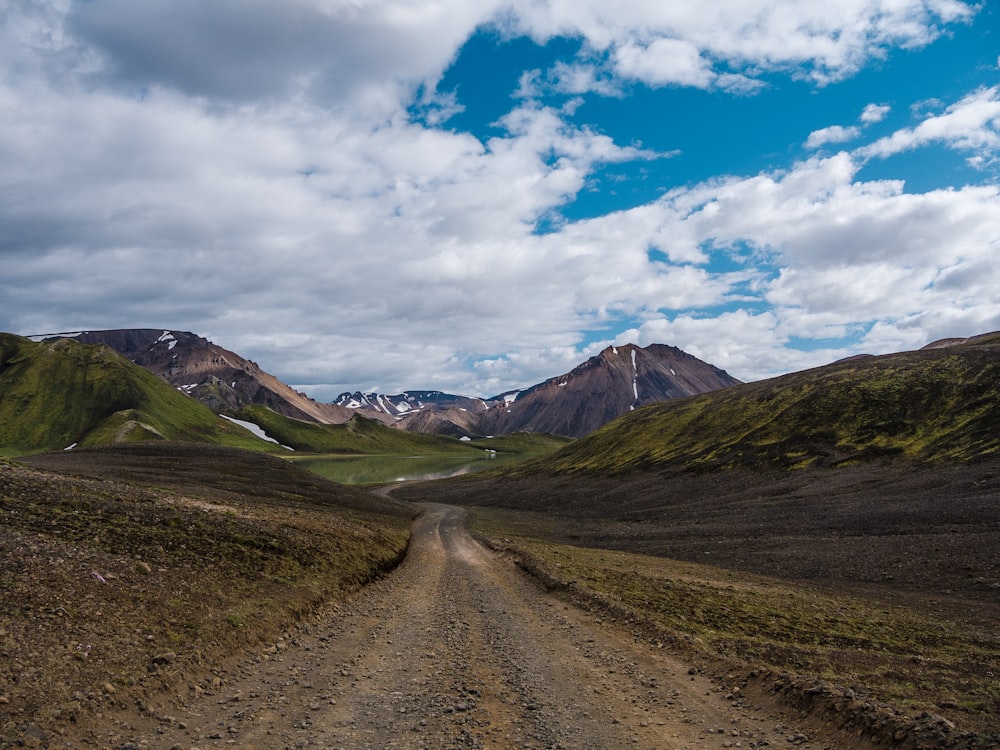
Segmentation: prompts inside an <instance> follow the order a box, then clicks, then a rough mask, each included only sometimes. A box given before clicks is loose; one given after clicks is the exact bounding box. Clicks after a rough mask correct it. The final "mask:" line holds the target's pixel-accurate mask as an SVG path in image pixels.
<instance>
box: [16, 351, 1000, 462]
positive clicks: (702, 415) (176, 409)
mask: <svg viewBox="0 0 1000 750" xmlns="http://www.w3.org/2000/svg"><path fill="white" fill-rule="evenodd" d="M153 333H155V334H156V335H155V336H153ZM93 336H99V337H101V338H104V339H105V340H107V341H111V342H115V341H117V342H118V344H119V346H122V347H128V348H131V350H132V351H133V353H134V354H135V358H136V359H137V360H139V361H142V362H144V363H145V364H144V365H143V366H140V365H139V364H137V363H136V362H132V361H130V360H129V359H127V358H126V357H124V356H122V355H121V354H119V353H118V352H116V351H114V350H113V349H111V348H109V346H100V345H97V346H94V345H85V344H83V343H80V341H79V339H81V338H84V340H92V337H93ZM174 342H176V343H174ZM140 355H141V356H140ZM173 355H176V357H175V356H173ZM147 367H150V368H154V369H153V371H151V370H150V369H146V368H147ZM156 368H158V369H159V370H160V374H154V372H155V371H156ZM220 373H221V374H222V375H224V376H225V380H224V381H223V380H222V378H221V377H220ZM171 377H172V378H175V379H177V381H176V382H177V383H178V384H177V385H171V384H170V383H168V382H167V378H171ZM711 378H714V379H711ZM277 382H278V381H276V380H274V379H273V378H272V377H271V376H268V375H267V374H266V373H262V371H261V370H260V368H259V367H258V366H257V365H256V364H255V363H253V362H250V361H249V360H245V359H243V358H241V357H237V356H236V355H234V354H233V353H232V352H226V350H222V349H220V348H218V347H213V346H212V345H210V344H208V342H206V341H205V340H204V339H200V338H199V337H196V336H194V335H193V334H188V335H186V336H184V335H179V334H177V333H173V332H169V331H159V332H156V331H153V332H149V331H147V332H142V333H140V332H135V331H133V332H123V331H119V332H103V333H97V334H88V335H87V336H86V337H84V336H83V335H82V334H81V335H76V336H71V337H65V336H63V337H54V338H53V337H45V340H43V341H38V342H34V341H30V340H29V339H27V338H23V337H20V336H16V335H13V334H5V333H0V455H5V456H17V455H24V454H27V453H37V452H40V451H51V450H60V449H68V448H73V447H76V446H79V447H86V446H96V445H107V444H109V443H120V442H134V441H145V440H170V441H196V442H202V443H215V444H221V445H232V446H240V447H247V448H254V449H257V450H274V449H275V446H274V442H279V443H281V444H283V445H286V446H291V447H299V448H301V449H302V450H307V451H336V452H341V451H346V452H366V451H367V452H372V451H376V452H377V451H385V450H391V451H394V452H404V453H408V452H412V453H418V452H426V451H428V450H433V451H444V452H450V451H454V450H458V449H461V450H470V451H473V450H480V451H481V450H482V447H479V448H476V446H475V444H474V443H470V442H462V441H458V440H449V439H448V438H447V437H446V436H444V435H441V436H433V435H421V434H414V433H413V432H408V431H407V430H400V429H390V428H389V427H388V426H387V425H385V424H384V423H380V422H378V421H376V420H373V419H370V418H366V417H365V416H363V415H364V414H371V415H373V416H380V417H381V418H382V419H383V420H390V421H392V422H396V421H397V420H398V422H399V423H400V424H404V425H406V426H407V427H409V428H410V429H411V430H412V429H413V428H414V426H421V425H422V426H424V427H425V428H433V429H431V431H434V430H437V431H441V432H445V431H447V430H449V429H462V430H465V431H467V433H466V434H474V433H476V432H478V431H483V432H487V433H488V434H496V435H499V434H501V430H515V429H521V430H526V431H535V432H542V431H546V432H551V433H562V434H564V435H565V434H571V433H574V432H575V433H577V434H580V433H582V432H583V431H585V430H587V429H588V427H589V425H594V424H598V423H601V422H608V423H607V424H605V425H604V426H603V427H600V428H599V429H595V430H593V431H591V432H589V433H588V434H587V435H586V437H584V438H583V439H580V440H577V441H575V442H574V443H573V444H571V445H569V446H567V447H565V448H563V449H561V450H559V451H557V452H556V453H554V454H552V455H551V456H549V457H547V458H543V459H539V460H538V461H537V462H536V463H533V464H525V465H524V470H525V471H543V472H546V473H548V474H553V473H563V472H570V473H577V472H582V473H597V474H601V475H608V474H612V475H613V474H616V473H620V472H626V471H636V470H654V471H660V470H667V469H669V470H674V469H676V470H684V471H688V470H711V469H714V468H728V467H734V466H754V467H765V466H766V467H773V468H776V469H794V468H799V467H811V466H841V465H845V464H852V463H858V462H871V461H894V460H896V459H903V460H907V461H910V460H912V461H919V462H932V463H934V462H942V463H956V462H957V463H964V462H969V461H974V460H980V459H983V458H988V457H991V456H992V457H996V456H998V455H1000V332H997V333H991V334H983V335H981V336H974V337H972V338H968V339H948V340H943V341H938V342H935V343H933V344H930V345H928V346H927V347H925V348H923V349H921V350H918V351H912V352H901V353H898V354H888V355H881V356H860V357H852V358H849V359H846V360H842V361H839V362H834V363H832V364H829V365H826V366H823V367H817V368H813V369H811V370H805V371H803V372H795V373H790V374H788V375H783V376H781V377H777V378H772V379H770V380H766V381H760V382H754V383H744V384H734V385H731V386H730V387H719V388H718V389H716V390H713V391H711V392H706V393H696V394H695V395H690V396H688V397H686V398H678V397H676V396H677V395H684V393H685V391H684V390H682V389H688V390H689V391H697V389H699V388H702V389H707V388H708V387H709V386H711V385H715V384H717V383H727V382H729V380H728V376H726V375H725V373H723V372H722V371H720V370H717V369H716V368H712V367H711V366H710V365H706V364H705V363H703V362H699V361H698V360H697V359H695V358H694V357H691V356H690V355H687V354H684V353H683V352H681V351H679V350H677V349H674V348H672V347H666V346H651V347H646V348H645V349H639V348H637V347H634V346H623V347H612V348H609V349H607V350H605V351H603V352H601V353H600V354H599V355H597V356H596V357H593V358H591V359H590V360H588V361H587V362H585V363H583V364H582V365H580V366H579V367H577V368H575V369H574V370H572V371H571V372H569V373H567V374H566V375H564V376H560V377H558V378H552V379H550V380H547V381H545V382H544V383H541V384H539V385H537V386H535V387H533V388H529V389H526V390H524V391H519V392H514V393H510V394H505V395H503V396H501V397H497V398H493V399H481V400H479V399H472V400H464V401H463V400H461V399H462V397H450V396H447V395H446V394H439V393H436V392H430V391H427V392H410V393H408V394H402V395H401V397H400V398H398V399H396V398H393V399H389V398H387V397H380V396H374V397H367V396H366V397H365V399H366V400H367V402H368V408H367V409H364V408H363V407H364V404H363V403H361V400H360V399H358V404H356V405H355V406H354V408H347V407H346V406H342V405H330V404H326V405H323V404H316V402H312V401H311V400H310V399H308V398H307V397H305V396H303V395H302V394H299V393H296V392H295V391H294V390H292V389H290V388H288V387H287V386H283V385H281V384H280V383H279V384H278V385H277V386H274V385H273V384H274V383H277ZM671 389H674V390H671ZM185 393H190V394H192V395H197V394H201V396H200V398H205V399H208V400H209V401H210V402H211V403H212V404H213V405H214V406H215V408H216V409H220V410H221V411H225V412H226V417H227V418H226V419H221V418H220V417H219V415H218V414H216V413H213V411H212V410H211V409H210V408H208V406H206V405H205V404H204V403H200V402H199V401H198V400H195V399H194V398H189V397H188V396H186V395H185ZM664 393H666V394H667V398H666V400H658V401H655V402H654V403H650V404H648V405H645V406H644V405H643V402H644V401H645V400H651V399H654V398H656V397H657V396H659V395H661V394H664ZM276 394H277V395H276ZM279 396H280V397H281V398H282V399H285V400H284V401H283V402H282V401H281V400H280V399H279ZM230 399H231V400H235V401H236V403H237V405H239V404H240V403H241V401H242V400H243V399H246V401H245V402H243V403H242V405H240V406H239V408H234V407H233V406H231V405H230V404H231V403H232V401H231V400H230ZM251 399H256V401H253V402H252V403H250V400H251ZM404 401H405V404H406V407H405V408H403V403H404ZM293 402H294V403H297V404H300V405H301V406H296V407H295V408H298V409H299V412H298V416H295V417H291V416H286V415H285V414H283V413H280V412H279V409H283V410H285V411H289V410H292V406H291V405H290V404H292V403H293ZM373 402H374V403H373ZM390 403H393V404H395V406H393V407H392V408H393V409H395V410H396V412H397V413H396V414H395V415H394V416H392V415H389V414H388V413H387V412H386V411H378V410H377V409H376V406H380V407H381V408H383V409H385V408H386V406H387V405H389V404H390ZM461 404H466V405H465V406H462V405H461ZM275 406H277V407H278V408H275ZM327 407H328V408H327ZM310 412H311V413H313V414H318V415H320V416H323V417H326V418H330V416H331V415H334V416H339V415H342V414H346V415H349V418H348V419H347V420H345V422H343V423H339V424H332V423H325V424H323V423H319V422H318V421H317V420H316V419H315V418H313V419H309V416H310ZM616 413H620V416H618V417H614V415H615V414H616ZM234 418H235V419H234ZM458 419H463V420H467V421H466V422H464V423H462V424H459V423H458V422H457V421H456V420H458ZM609 420H610V421H609ZM269 433H270V434H269ZM432 443H433V444H432ZM481 445H482V444H480V446H481Z"/></svg>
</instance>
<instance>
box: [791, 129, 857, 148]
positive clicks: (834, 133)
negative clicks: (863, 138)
mask: <svg viewBox="0 0 1000 750" xmlns="http://www.w3.org/2000/svg"><path fill="white" fill-rule="evenodd" d="M860 134H861V129H860V128H845V127H843V126H841V125H831V126H830V127H828V128H822V129H820V130H814V131H813V132H811V133H810V134H809V137H808V138H807V139H806V144H805V145H806V148H808V149H814V148H819V147H820V146H825V145H826V144H828V143H844V142H846V141H852V140H854V139H855V138H857V137H858V136H859V135H860Z"/></svg>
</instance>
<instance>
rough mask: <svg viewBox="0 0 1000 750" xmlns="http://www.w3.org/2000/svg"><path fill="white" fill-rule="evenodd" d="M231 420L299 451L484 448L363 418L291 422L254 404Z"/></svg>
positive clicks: (460, 450)
mask: <svg viewBox="0 0 1000 750" xmlns="http://www.w3.org/2000/svg"><path fill="white" fill-rule="evenodd" d="M232 416H233V417H235V418H236V419H240V420H242V421H245V422H252V423H254V424H256V425H257V426H258V427H260V428H261V429H262V430H264V432H265V433H266V434H267V436H268V437H270V438H272V439H274V440H277V441H278V442H279V443H281V444H282V445H287V446H288V447H289V448H294V449H295V450H296V451H308V452H310V453H361V454H394V455H413V454H421V455H423V454H433V453H451V454H468V455H478V454H481V453H482V448H474V447H472V446H471V445H469V444H468V443H464V442H461V441H459V440H456V439H455V438H450V437H444V436H442V435H424V434H421V433H417V432H406V431H404V430H394V429H393V428H391V427H387V426H386V425H384V424H382V423H381V422H379V421H377V420H374V419H368V418H367V417H362V416H360V415H355V416H353V417H351V419H350V421H348V422H346V423H344V424H317V423H315V422H305V421H302V420H300V419H292V418H291V417H286V416H283V415H281V414H278V413H277V412H274V411H271V410H270V409H268V408H267V407H266V406H260V405H257V404H254V405H251V406H244V407H243V408H242V409H240V410H239V411H236V412H234V413H233V415H232Z"/></svg>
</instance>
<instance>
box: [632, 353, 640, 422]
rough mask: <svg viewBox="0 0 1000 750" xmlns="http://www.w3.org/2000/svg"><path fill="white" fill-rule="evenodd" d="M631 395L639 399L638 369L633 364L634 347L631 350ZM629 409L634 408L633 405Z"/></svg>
mask: <svg viewBox="0 0 1000 750" xmlns="http://www.w3.org/2000/svg"><path fill="white" fill-rule="evenodd" d="M632 395H633V396H634V398H635V400H636V401H638V400H639V369H638V368H637V367H636V366H635V349H633V350H632ZM631 409H635V406H634V405H633V406H632V407H631Z"/></svg>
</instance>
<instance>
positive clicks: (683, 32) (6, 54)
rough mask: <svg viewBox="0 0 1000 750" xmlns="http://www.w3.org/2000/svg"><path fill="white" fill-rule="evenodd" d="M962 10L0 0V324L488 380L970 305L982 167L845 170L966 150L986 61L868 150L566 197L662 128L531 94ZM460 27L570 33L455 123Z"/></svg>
mask: <svg viewBox="0 0 1000 750" xmlns="http://www.w3.org/2000/svg"><path fill="white" fill-rule="evenodd" d="M972 12H973V10H972V8H971V6H969V5H967V4H964V3H958V2H950V1H949V0H941V1H940V2H935V3H929V2H917V1H916V0H902V1H901V2H897V3H894V4H892V7H891V8H885V7H883V5H882V4H881V3H874V2H865V1H862V0H840V1H839V2H833V3H822V4H816V3H811V2H783V3H773V2H767V3H765V2H751V3H747V2H732V3H729V2H717V3H701V4H696V5H690V4H689V5H683V4H677V3H648V2H638V0H635V1H632V0H626V2H622V3H616V4H615V6H614V8H613V9H612V8H610V7H609V6H608V5H607V4H606V3H601V2H596V0H594V1H590V0H583V1H582V2H579V3H573V4H566V3H554V2H544V1H542V0H535V1H529V0H523V1H516V2H500V1H499V0H497V2H486V3H471V4H470V3H467V2H462V1H461V0H445V1H444V2H436V3H415V2H403V0H371V2H357V3H340V2H327V1H325V0H314V1H312V0H289V2H285V3H279V4H275V3H271V2H264V1H263V0H249V1H248V2H247V1H244V0H241V1H240V2H236V1H235V0H213V2H195V0H181V1H180V2H169V3H168V2H166V0H149V2H144V3H132V2H126V0H93V2H89V3H71V2H70V1H69V0H33V1H32V2H28V1H27V0H24V1H23V2H21V1H17V0H15V2H12V3H10V4H8V6H7V10H6V15H5V17H4V19H3V21H2V22H0V70H2V71H3V73H2V74H0V107H2V108H3V111H4V112H5V114H6V116H5V118H4V120H3V122H2V124H0V160H2V162H3V164H4V174H5V179H4V180H3V181H0V225H2V226H3V227H4V232H3V233H2V235H0V263H2V264H3V269H4V271H3V274H0V299H3V300H4V305H3V309H2V311H0V328H5V329H8V330H13V331H17V332H21V333H44V332H46V331H51V330H65V329H67V328H73V329H79V328H114V327H135V326H143V327H158V326H164V327H176V328H180V329H188V330H194V331H195V332H197V333H199V334H201V335H205V336H208V337H209V338H212V339H214V340H216V341H218V342H219V343H221V344H223V345H225V346H228V347H230V348H233V349H236V350H237V351H240V352H241V353H244V354H246V355H247V356H250V357H252V358H253V359H255V360H257V361H259V362H261V364H262V365H263V366H265V367H266V368H267V369H269V370H272V371H274V372H275V373H276V374H278V375H279V376H281V377H283V378H284V379H286V380H288V381H290V382H291V383H293V384H295V385H297V386H300V387H309V388H310V389H311V392H314V393H315V394H316V395H321V396H322V395H325V396H329V397H332V396H334V395H336V393H337V392H339V390H343V389H346V388H356V387H366V388H376V387H377V388H380V389H384V390H399V389H402V388H406V387H440V388H443V389H446V390H453V391H459V392H469V393H480V394H483V395H490V394H491V393H495V392H497V391H500V390H504V389H506V388H510V387H515V386H523V385H528V384H531V383H533V382H537V381H538V380H541V379H543V378H545V377H549V376H552V375H555V374H558V373H559V372H562V371H564V370H566V369H568V368H569V367H571V366H573V365H575V364H577V363H578V362H579V361H580V359H581V358H582V357H584V356H589V354H591V353H594V352H595V351H596V350H597V349H599V348H600V347H601V346H603V345H605V344H607V343H610V342H611V341H618V342H620V343H624V341H625V340H626V339H628V338H630V337H631V338H634V339H636V340H638V341H639V343H643V344H645V343H652V342H653V341H660V342H667V343H672V344H676V345H678V346H681V347H682V348H685V349H688V350H689V351H691V352H692V353H693V354H695V355H696V356H700V357H702V358H704V359H706V360H708V361H710V362H713V363H715V364H718V365H719V366H722V367H725V368H727V369H729V370H730V371H731V372H733V374H734V375H737V376H738V377H742V378H747V379H749V378H752V377H759V376H762V375H765V374H769V373H773V372H776V371H778V370H782V369H790V368H794V367H795V366H797V365H799V364H802V365H803V366H806V365H808V364H819V363H820V362H821V361H822V357H824V356H832V355H833V353H834V352H837V351H840V350H836V349H835V348H833V347H831V348H823V347H822V346H818V347H815V348H814V349H813V351H812V352H809V353H801V354H799V353H795V352H794V351H792V350H790V349H789V348H788V342H789V340H790V339H792V338H795V337H799V338H810V337H811V338H817V339H819V340H824V339H831V340H832V339H835V338H837V337H838V336H844V335H846V333H848V332H853V333H856V332H857V331H859V330H864V331H867V333H866V334H865V335H866V336H867V339H865V341H868V342H871V343H872V344H873V345H879V346H888V345H889V342H898V341H907V342H911V341H917V339H918V338H919V337H920V336H921V335H925V334H927V333H928V332H930V333H932V334H934V333H938V332H949V333H950V332H952V331H953V330H954V328H953V327H954V326H960V325H961V326H966V328H964V329H963V330H971V331H976V330H986V328H987V327H988V325H989V324H990V322H991V321H993V322H995V323H996V325H994V327H996V328H1000V321H998V320H997V315H998V312H997V309H996V305H995V304H994V303H993V302H992V300H993V299H994V298H995V295H994V294H993V293H992V292H990V291H989V290H991V289H996V288H1000V278H997V276H996V273H997V272H996V271H994V270H993V266H994V265H995V264H993V263H992V262H991V260H992V258H994V257H995V256H996V252H997V250H998V248H997V244H996V243H997V237H996V232H995V225H996V222H995V217H996V216H997V215H998V208H1000V200H998V194H997V189H996V187H995V186H990V185H985V186H978V187H975V186H970V187H964V188H962V187H960V188H958V189H953V190H940V191H931V192H928V193H925V194H922V195H912V194H908V193H906V192H905V191H904V189H903V185H902V183H900V182H889V181H880V182H858V181H857V175H858V171H859V169H860V167H861V165H862V164H863V163H864V161H865V160H866V159H870V158H874V157H876V156H885V155H889V154H892V153H898V152H900V151H902V150H907V149H913V148H917V147H919V146H920V145H923V144H927V143H931V142H945V143H947V144H948V145H952V146H954V147H956V148H961V149H964V150H968V151H970V153H972V154H973V155H976V156H979V157H982V158H992V157H993V156H994V155H995V147H996V138H997V116H998V115H997V101H998V96H997V92H996V89H986V90H982V91H979V92H975V93H974V94H972V95H970V96H969V97H967V98H966V99H963V100H962V101H960V102H958V103H956V104H954V105H952V106H951V107H949V108H948V109H947V110H946V111H945V112H944V113H943V114H940V115H933V116H931V117H929V118H928V119H926V120H925V121H924V122H922V123H920V124H919V125H917V126H915V127H914V128H912V129H909V130H905V131H900V132H898V133H896V134H894V135H893V136H890V137H889V138H887V139H883V140H882V141H877V142H876V143H875V144H872V145H870V146H869V147H867V148H863V149H860V150H856V151H854V152H851V153H842V154H838V155H836V156H831V157H826V158H821V157H818V156H817V157H816V158H813V159H810V160H808V161H805V162H802V163H800V164H796V165H793V166H791V167H789V168H788V169H785V170H782V171H768V172H763V173H761V174H756V175H752V176H731V177H726V178H714V179H708V180H704V181H701V182H698V183H697V184H691V185H684V186H680V187H672V188H671V189H668V190H667V191H666V192H665V193H664V194H663V195H662V197H661V198H659V199H657V200H646V201H643V202H642V203H641V205H637V206H633V207H630V208H627V209H623V210H618V211H610V212H606V213H604V214H603V215H599V216H595V217H591V218H587V219H580V220H576V221H570V220H568V219H566V218H564V216H563V215H562V214H561V213H560V209H562V208H564V207H565V206H567V205H568V204H570V203H572V202H573V201H574V200H576V199H577V198H578V197H579V196H580V194H581V193H582V191H584V190H585V188H586V185H587V183H588V180H590V179H591V178H593V176H594V174H595V172H596V171H597V170H598V169H600V168H601V167H602V166H603V165H608V164H623V163H626V162H628V163H635V162H643V161H648V160H652V159H660V158H663V157H664V156H665V154H659V153H653V152H651V151H649V150H646V149H643V148H641V147H638V146H633V145H628V144H623V143H619V142H616V141H615V140H614V139H613V138H612V137H611V136H609V135H608V134H606V133H604V132H602V131H601V130H600V129H599V128H597V127H589V126H587V125H584V124H580V123H581V120H580V119H579V118H574V117H573V113H574V111H575V109H576V107H577V105H578V104H579V101H580V100H578V99H574V100H572V103H571V105H568V106H560V105H558V104H556V105H551V104H550V105H543V104H541V103H539V102H540V101H541V100H542V98H543V95H544V94H545V93H551V92H553V91H557V92H559V93H561V94H564V95H566V94H568V95H572V96H574V97H576V96H577V95H585V94H587V93H591V92H600V93H602V94H605V95H616V96H617V95H622V92H623V91H624V90H625V89H626V87H627V86H628V85H629V84H630V83H634V82H635V81H641V82H644V83H647V84H649V85H651V86H686V87H694V88H709V89H715V90H720V89H721V90H726V91H743V92H746V91H752V90H753V89H755V88H756V87H758V86H760V85H762V84H761V83H760V80H759V77H760V76H761V75H762V74H763V73H764V72H775V71H785V70H789V69H790V68H791V66H797V67H796V70H797V71H798V73H796V74H797V75H804V76H806V77H808V78H811V79H812V80H813V81H814V82H828V81H830V80H836V79H839V78H842V77H844V76H846V75H849V74H850V73H851V72H852V71H855V70H857V69H858V67H859V66H860V65H862V64H864V62H865V61H866V60H868V59H870V58H871V57H873V56H879V55H881V54H883V53H884V51H885V49H886V48H887V47H888V46H919V45H922V44H926V43H928V42H929V41H931V40H932V39H933V38H934V37H935V36H936V35H937V34H938V33H940V29H941V27H942V26H943V25H945V24H949V23H955V22H960V21H962V20H964V19H967V18H968V17H969V16H970V14H971V13H972ZM489 24H493V25H494V26H497V27H502V28H507V29H508V30H509V31H510V33H515V32H524V33H528V34H530V35H532V36H533V37H534V38H535V39H537V40H545V39H549V38H551V37H553V36H555V35H560V34H566V35H569V36H572V37H574V38H577V39H582V40H583V42H584V45H583V46H584V52H583V53H581V56H579V57H577V58H574V59H572V60H568V61H562V62H556V63H554V64H553V65H551V66H548V67H546V69H545V70H538V71H534V70H533V71H528V72H526V73H525V74H524V75H523V76H522V77H521V89H520V94H521V98H519V99H516V100H514V101H513V102H512V103H511V104H510V105H509V107H508V110H507V111H506V113H505V114H504V115H502V116H501V117H499V118H498V119H497V120H496V122H495V124H494V129H493V131H492V135H491V137H488V138H487V137H478V138H477V137H475V136H473V135H472V134H470V133H468V132H463V131H461V130H459V129H454V128H449V126H448V122H449V119H448V118H449V117H451V116H453V115H454V114H455V113H456V112H458V111H460V109H461V108H462V106H463V103H462V99H461V96H460V95H459V96H456V95H454V94H449V93H448V92H440V91H438V90H437V82H438V81H439V80H440V79H441V76H442V74H443V73H444V71H445V70H446V69H447V68H448V66H449V65H451V63H452V62H453V61H454V59H455V57H456V55H457V54H458V52H459V50H460V48H461V47H462V45H463V43H464V42H465V41H466V40H467V39H468V38H469V36H470V35H471V34H473V33H474V31H475V29H477V28H483V27H484V25H489ZM509 93H511V94H513V93H514V92H509ZM886 112H887V108H886V107H885V106H884V105H871V106H870V107H868V108H866V109H865V111H864V113H863V114H862V116H861V123H862V124H870V123H873V122H876V121H877V120H878V119H880V118H882V117H884V116H885V114H886ZM853 130H854V128H841V129H840V131H838V130H837V129H836V128H827V129H825V130H823V131H817V132H816V133H814V134H812V136H810V140H812V141H813V142H814V145H813V146H811V147H814V148H815V147H819V146H822V145H824V144H828V143H839V142H845V141H844V138H843V136H846V134H847V133H848V131H853ZM852 137H858V136H857V134H856V133H855V134H853V135H852ZM797 138H799V139H800V138H801V135H799V136H797ZM720 257H721V258H725V259H726V261H727V262H726V263H725V264H724V266H725V270H719V269H718V268H715V267H714V266H713V264H712V261H713V260H715V259H718V258H720ZM838 299H839V300H840V302H841V304H839V305H838V304H836V302H837V300H838ZM844 300H849V301H850V305H847V306H845V305H844V304H843V301H844ZM893 302H894V304H892V303H893ZM765 308H768V309H765ZM720 311H721V312H720ZM622 326H628V327H629V330H628V331H626V332H624V333H620V334H619V333H618V331H619V329H620V328H621V327H622ZM597 339H599V340H597ZM918 343H919V342H918Z"/></svg>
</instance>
